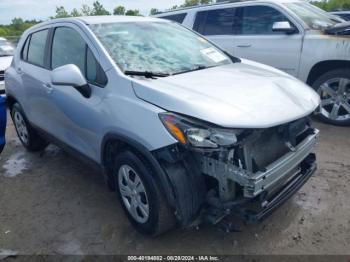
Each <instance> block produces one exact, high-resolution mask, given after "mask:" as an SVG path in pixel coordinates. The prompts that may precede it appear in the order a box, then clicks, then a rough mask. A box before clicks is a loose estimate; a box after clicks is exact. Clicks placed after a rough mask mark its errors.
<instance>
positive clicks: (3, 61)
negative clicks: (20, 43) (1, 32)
mask: <svg viewBox="0 0 350 262" xmlns="http://www.w3.org/2000/svg"><path fill="white" fill-rule="evenodd" d="M14 50H15V49H14V48H13V46H12V44H11V43H10V42H9V41H7V40H6V39H5V38H3V37H0V92H1V90H4V75H5V70H6V69H7V68H8V67H9V66H10V64H11V61H12V56H13V52H14Z"/></svg>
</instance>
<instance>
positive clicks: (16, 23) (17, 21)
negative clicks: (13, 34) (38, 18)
mask: <svg viewBox="0 0 350 262" xmlns="http://www.w3.org/2000/svg"><path fill="white" fill-rule="evenodd" d="M23 24H24V22H23V19H22V18H17V17H15V18H13V19H12V20H11V27H12V28H13V29H14V30H21V29H22V26H23Z"/></svg>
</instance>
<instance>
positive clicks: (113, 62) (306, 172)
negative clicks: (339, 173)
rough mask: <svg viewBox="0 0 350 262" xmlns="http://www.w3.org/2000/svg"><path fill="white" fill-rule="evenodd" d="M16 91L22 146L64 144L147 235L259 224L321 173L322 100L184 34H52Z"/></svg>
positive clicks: (36, 36)
mask: <svg viewBox="0 0 350 262" xmlns="http://www.w3.org/2000/svg"><path fill="white" fill-rule="evenodd" d="M5 81H6V92H7V98H8V102H9V106H10V108H11V115H12V119H13V122H14V124H15V127H16V131H17V133H18V136H19V138H20V140H21V142H22V144H23V145H24V146H25V147H26V148H27V149H28V150H29V151H36V150H42V149H43V148H45V146H46V145H47V144H48V142H53V143H56V144H58V145H60V146H62V147H63V148H64V149H66V150H68V151H70V152H72V153H74V154H76V155H78V156H80V157H81V158H82V159H85V160H87V163H89V164H91V165H92V166H94V167H96V168H97V170H101V171H102V172H103V174H104V177H105V179H106V182H107V184H108V185H109V187H110V188H111V189H114V190H116V192H117V195H118V197H119V199H120V201H121V204H122V206H123V208H124V209H125V212H126V214H127V216H128V217H129V219H130V221H131V222H132V223H133V224H134V225H135V227H136V228H137V229H138V230H140V231H141V232H143V233H145V234H148V235H157V234H160V233H162V232H164V231H166V230H168V229H170V228H172V227H173V226H174V225H175V224H180V225H182V226H189V225H193V224H196V223H198V222H201V221H211V222H213V223H218V222H219V221H220V220H221V219H222V218H224V217H225V216H227V215H228V214H230V213H233V214H236V215H239V216H241V217H242V218H244V219H247V220H249V221H260V220H261V219H263V218H265V217H266V216H267V215H268V214H270V213H271V212H272V211H273V210H274V209H275V208H277V207H278V206H279V205H281V204H282V203H283V202H284V201H285V200H287V199H288V198H289V197H290V196H291V195H293V194H294V193H295V192H296V191H297V190H298V189H299V188H300V187H301V186H302V185H303V184H304V183H305V182H306V181H307V180H308V179H309V178H310V176H311V175H312V174H313V172H314V171H315V169H316V164H315V155H314V153H313V150H314V146H315V143H316V140H317V136H318V131H317V130H316V129H314V128H312V126H311V125H310V122H309V119H308V115H309V114H311V113H312V112H313V111H314V110H315V108H316V107H317V106H318V104H319V96H318V95H317V94H316V93H315V92H314V91H313V90H312V89H311V88H309V87H308V86H306V85H305V84H303V83H302V82H300V81H299V80H297V79H295V78H293V77H291V76H289V75H287V74H285V73H282V72H280V71H278V70H276V69H273V68H271V67H268V66H265V65H261V64H258V63H255V62H252V61H248V60H240V59H237V58H235V57H232V56H230V55H228V54H226V53H225V52H223V51H222V50H220V49H219V48H217V47H216V46H215V45H213V44H211V43H210V42H208V40H206V39H204V38H202V37H201V36H199V35H197V34H196V33H193V32H192V31H190V30H188V29H185V28H184V27H182V26H181V25H178V24H176V23H173V22H169V21H165V20H160V19H157V18H140V17H86V18H84V17H83V18H67V19H58V20H52V21H48V22H45V23H41V24H39V25H37V26H35V27H32V28H31V29H29V30H27V31H26V32H25V33H24V35H23V36H22V38H21V40H20V42H19V45H18V48H17V50H16V54H15V56H14V59H13V63H12V65H11V67H10V68H9V69H8V70H7V71H6V75H5Z"/></svg>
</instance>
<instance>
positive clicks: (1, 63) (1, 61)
mask: <svg viewBox="0 0 350 262" xmlns="http://www.w3.org/2000/svg"><path fill="white" fill-rule="evenodd" d="M11 62H12V56H0V71H5V70H6V69H7V68H9V67H10V65H11Z"/></svg>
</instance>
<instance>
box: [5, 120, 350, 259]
mask: <svg viewBox="0 0 350 262" xmlns="http://www.w3.org/2000/svg"><path fill="white" fill-rule="evenodd" d="M315 125H316V126H317V127H318V128H319V129H320V130H321V137H320V143H319V145H318V148H317V153H318V163H319V168H318V171H317V172H316V174H315V175H314V176H313V177H312V178H311V180H310V181H309V182H308V183H307V184H306V185H305V186H304V187H303V188H302V189H301V190H300V191H299V192H298V193H297V194H296V195H295V196H294V197H293V198H291V199H290V200H289V201H288V202H287V203H285V204H284V205H283V206H282V207H280V208H279V209H278V210H277V211H276V212H275V213H273V214H272V215H271V216H270V217H269V218H268V219H267V220H265V221H264V222H263V223H261V224H258V225H242V224H241V223H240V226H239V230H240V231H239V232H233V233H224V232H223V231H221V230H219V229H218V228H216V227H213V226H208V225H207V226H202V227H200V228H199V229H186V230H185V229H176V230H174V231H171V232H169V233H167V234H165V235H163V236H160V237H158V238H154V239H151V238H147V237H144V236H142V235H140V234H138V233H137V232H136V231H134V229H133V228H132V226H131V225H130V224H129V222H128V220H127V219H126V217H125V216H124V214H123V211H122V209H121V207H120V205H119V203H118V201H117V199H116V197H115V193H113V192H109V191H108V190H107V189H106V187H105V185H104V182H103V179H102V178H101V176H100V175H99V174H97V173H95V172H93V171H92V170H91V169H90V168H88V167H86V166H85V165H84V164H82V163H80V162H79V161H77V160H76V159H74V158H72V157H71V156H69V155H67V154H66V153H65V152H63V151H62V150H60V149H58V148H57V147H55V146H51V145H50V146H49V147H48V148H47V149H46V150H45V152H42V153H35V154H33V153H28V152H26V151H25V150H24V149H23V147H22V146H21V145H20V143H19V140H18V139H17V138H16V135H15V132H14V129H13V125H12V122H11V121H10V122H9V124H8V132H7V141H8V144H7V146H6V148H5V150H4V152H3V153H2V154H1V155H0V257H1V252H4V251H6V252H9V251H13V252H18V253H19V254H84V255H88V254H198V253H200V254H217V255H223V254H252V255H260V254H318V255H322V254H343V255H346V254H350V201H349V196H350V175H349V171H350V157H349V156H350V139H349V130H350V129H349V128H341V127H334V126H328V125H324V124H320V123H316V124H315ZM0 260H1V259H0Z"/></svg>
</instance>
